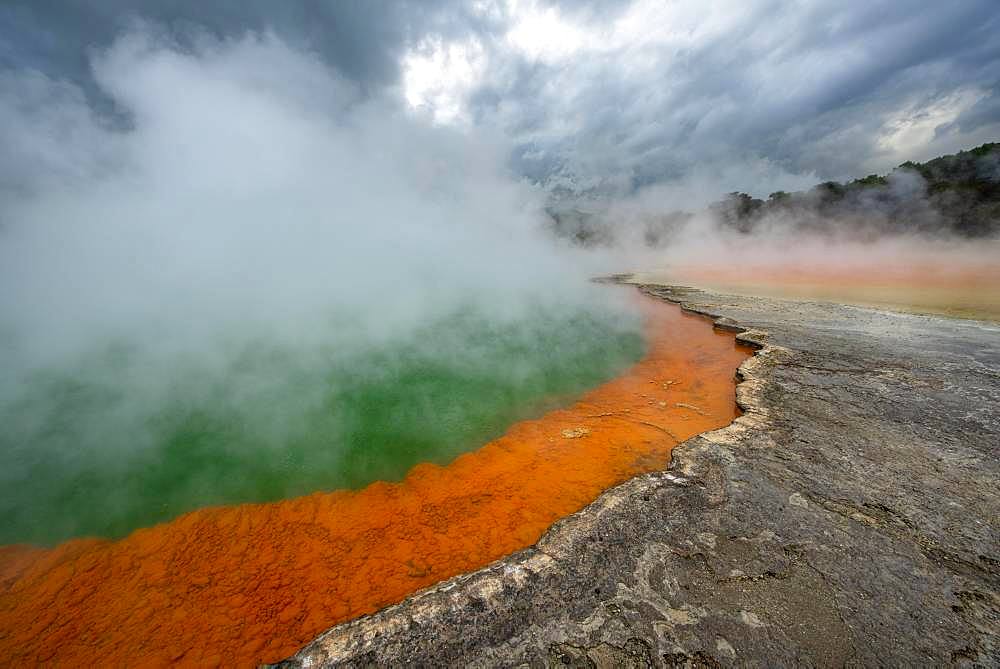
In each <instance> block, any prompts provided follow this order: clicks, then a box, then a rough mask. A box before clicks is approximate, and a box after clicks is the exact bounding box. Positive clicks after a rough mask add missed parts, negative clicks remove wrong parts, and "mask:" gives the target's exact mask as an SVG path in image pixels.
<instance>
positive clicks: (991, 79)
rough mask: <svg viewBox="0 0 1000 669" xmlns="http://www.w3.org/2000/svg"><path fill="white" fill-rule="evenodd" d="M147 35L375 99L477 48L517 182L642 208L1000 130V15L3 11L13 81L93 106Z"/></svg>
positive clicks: (487, 118)
mask: <svg viewBox="0 0 1000 669" xmlns="http://www.w3.org/2000/svg"><path fill="white" fill-rule="evenodd" d="M549 9H551V10H554V12H555V15H557V16H558V19H559V21H561V22H563V23H564V24H566V25H570V26H572V27H573V29H574V30H578V36H577V38H576V42H574V43H573V44H570V45H568V46H566V45H563V46H566V48H565V49H564V50H562V51H561V50H560V48H561V47H560V39H561V37H560V35H558V34H555V33H554V32H553V31H552V30H551V29H550V28H548V27H545V28H543V29H541V30H538V31H537V32H536V34H535V35H534V37H533V38H532V39H534V40H535V42H536V44H534V45H531V44H529V47H531V48H529V49H527V50H525V48H523V47H524V44H518V43H516V41H515V40H512V39H511V34H512V33H511V32H510V31H511V29H513V28H517V26H518V25H519V22H521V21H522V20H523V19H524V17H525V15H526V14H525V12H528V13H529V14H530V13H532V12H534V15H536V16H537V15H538V14H539V13H544V12H546V11H547V10H549ZM136 18H141V19H144V20H145V21H147V22H151V23H153V24H155V25H157V26H158V27H160V28H161V29H163V30H166V31H168V32H170V33H172V34H173V36H174V38H175V39H178V40H180V41H181V42H182V43H183V40H184V39H185V38H186V36H190V35H192V34H196V32H197V31H199V30H200V31H207V32H209V33H210V34H213V35H215V36H223V37H225V36H240V35H242V34H243V33H245V32H246V31H271V32H273V33H275V34H276V35H277V36H278V37H279V38H281V39H282V40H284V41H286V42H287V43H288V44H289V45H290V46H292V47H293V48H304V49H308V50H310V51H312V52H315V53H317V54H319V55H320V56H321V57H322V59H323V60H324V61H325V62H326V63H327V64H328V65H330V66H333V67H334V68H336V69H337V70H338V71H340V72H341V73H342V74H343V75H344V76H346V77H347V78H349V79H351V80H353V81H354V82H356V83H358V84H360V87H361V89H362V90H363V91H369V92H377V91H380V90H383V89H385V88H386V87H390V86H395V85H396V84H399V83H400V82H401V78H402V75H403V74H404V72H403V69H402V67H403V66H402V62H403V59H404V57H405V54H406V53H407V52H408V51H409V50H410V49H412V48H414V47H416V46H419V45H424V46H426V45H427V44H428V43H435V41H437V43H443V44H449V43H454V44H468V43H474V44H475V45H476V48H477V49H480V50H481V53H482V54H483V62H482V63H481V64H480V66H479V67H478V69H477V70H476V81H475V82H474V83H473V84H472V85H468V86H466V88H465V89H463V90H462V91H460V92H459V93H457V94H456V95H457V96H458V97H459V98H460V100H461V104H462V105H464V108H465V114H463V115H462V119H464V121H466V122H469V123H471V124H473V126H475V127H477V128H480V129H483V130H484V131H485V130H487V129H488V130H490V131H499V132H502V133H503V134H505V135H507V136H508V137H510V138H511V139H512V141H513V142H514V143H515V144H516V145H517V148H516V150H515V151H514V154H513V159H512V165H513V166H514V168H515V169H516V170H518V171H519V172H521V173H522V174H525V175H527V176H528V177H530V178H532V179H534V180H538V181H541V182H543V183H546V184H547V185H548V186H549V187H551V188H553V189H559V188H560V187H564V188H568V189H570V190H588V189H589V190H592V191H603V192H614V193H621V192H631V191H634V190H636V189H638V188H642V187H644V186H647V185H650V184H655V183H657V182H665V181H666V182H670V181H676V180H678V179H683V178H686V177H687V176H689V175H690V174H691V173H692V171H698V170H701V171H703V172H705V173H706V174H717V175H721V174H723V173H724V172H726V171H727V170H728V171H730V172H732V173H734V174H735V173H738V172H739V170H737V169H734V166H741V165H751V166H752V165H756V166H758V167H759V168H760V170H761V176H760V177H759V178H758V179H756V181H755V182H754V183H752V184H750V185H747V186H745V187H746V188H750V187H751V186H752V185H754V184H756V183H757V182H759V183H760V187H761V188H764V189H767V188H771V187H773V188H779V187H786V186H794V185H796V184H799V183H806V182H808V181H810V180H815V179H817V178H822V179H826V178H843V177H847V176H854V175H858V174H859V173H867V172H869V171H884V170H886V169H888V168H890V167H891V166H893V165H895V164H898V163H899V162H902V161H903V160H906V159H915V160H920V159H925V158H928V157H931V156H933V155H937V154H940V153H947V152H950V151H954V150H957V149H961V148H967V147H968V146H970V145H973V144H976V143H981V142H982V141H988V140H991V139H997V138H998V137H997V136H996V135H997V132H998V130H1000V103H998V102H997V100H998V99H1000V98H998V93H997V90H998V87H1000V5H998V3H997V2H996V0H964V1H963V2H958V3H926V2H915V1H911V2H897V1H889V0H865V1H848V2H838V3H830V2H818V1H817V2H809V1H805V2H795V3H792V2H780V1H778V0H747V1H739V2H736V1H732V2H726V1H722V2H715V3H700V2H699V3H694V2H691V3H684V2H671V3H667V2H652V1H645V0H636V1H635V2H629V1H625V0H622V1H617V0H564V1H563V2H544V1H540V2H531V1H530V0H527V1H522V2H521V3H520V6H519V7H518V6H513V5H510V4H505V3H502V2H501V3H490V2H473V1H471V0H470V1H468V2H461V1H459V0H454V1H452V0H439V1H435V2H374V1H364V2H362V1H357V2H346V1H335V0H329V1H328V2H321V1H319V0H313V1H311V2H300V3H292V2H282V3H276V2H266V1H265V0H253V1H249V2H235V1H231V2H209V3H206V2H198V1H196V0H177V1H174V2H145V3H140V4H138V5H137V4H136V3H131V2H125V1H124V0H106V1H104V2H83V0H64V1H63V2H38V1H37V0H36V1H31V0H25V1H23V2H16V1H15V2H8V3H6V4H5V5H4V6H3V7H2V8H0V32H2V35H3V38H4V39H3V42H2V45H3V46H2V47H0V64H2V65H3V66H4V67H5V68H7V69H17V68H24V67H31V68H34V69H37V70H40V71H42V72H44V73H45V74H47V75H48V76H50V77H57V78H68V79H70V80H72V81H75V82H77V83H80V84H82V85H83V86H84V89H85V90H86V91H87V92H88V94H92V93H93V92H94V89H93V86H92V85H91V83H92V82H90V81H89V79H88V72H89V65H88V63H89V61H88V54H89V53H91V52H92V51H93V50H94V49H100V48H103V47H105V46H107V45H108V44H110V43H111V42H112V41H113V40H114V38H115V36H116V35H118V34H120V32H121V31H122V30H123V28H124V27H125V26H127V25H128V24H129V22H130V21H134V20H135V19H136ZM629 21H631V22H632V23H631V24H630V23H629ZM623 25H624V26H626V28H623V27H622V26H623ZM580 35H582V37H581V36H580ZM535 47H537V48H535ZM428 105H431V106H432V105H433V102H429V103H428ZM761 166H762V167H761ZM748 169H749V168H748ZM768 175H770V176H768ZM720 178H721V177H720ZM719 187H720V189H722V188H727V187H729V184H727V183H726V184H724V183H720V185H719ZM733 187H734V188H738V187H740V186H739V185H738V184H733ZM764 194H765V195H766V193H764Z"/></svg>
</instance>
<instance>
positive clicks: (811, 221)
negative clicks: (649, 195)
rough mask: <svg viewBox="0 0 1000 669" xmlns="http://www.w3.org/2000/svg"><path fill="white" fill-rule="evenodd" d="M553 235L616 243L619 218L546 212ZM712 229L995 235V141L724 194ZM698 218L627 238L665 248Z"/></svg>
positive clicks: (678, 219)
mask: <svg viewBox="0 0 1000 669" xmlns="http://www.w3.org/2000/svg"><path fill="white" fill-rule="evenodd" d="M548 213H549V216H550V219H551V227H552V230H553V232H555V233H556V234H557V235H560V236H562V237H565V238H568V239H571V240H572V241H573V242H575V243H578V244H581V245H584V246H606V245H610V244H613V243H615V241H616V240H620V239H621V237H622V235H623V233H625V231H623V230H622V223H623V222H622V221H615V220H612V219H613V216H612V215H610V214H608V212H604V211H597V212H593V211H585V210H582V209H580V208H571V209H559V208H552V209H550V210H549V212H548ZM708 214H709V215H710V217H711V219H712V220H714V222H715V224H716V225H718V226H719V227H720V228H723V229H730V230H734V231H737V232H739V233H743V234H753V233H757V232H764V231H768V230H773V229H779V230H794V231H801V232H810V233H816V234H827V235H838V234H840V235H842V234H849V235H853V236H861V237H864V236H866V235H867V236H872V237H875V236H881V235H886V234H904V233H906V234H909V233H915V234H923V235H932V236H943V235H958V236H961V237H968V238H977V237H991V236H997V235H1000V143H989V144H983V145H982V146H980V147H977V148H975V149H972V150H970V151H961V152H959V153H956V154H953V155H948V156H941V157H939V158H935V159H933V160H929V161H927V162H926V163H915V162H912V161H907V162H905V163H903V164H902V165H900V166H899V167H897V168H895V169H894V170H892V171H891V172H890V173H889V174H886V175H878V174H870V175H868V176H866V177H864V178H861V179H855V180H854V181H850V182H846V183H839V182H836V181H827V182H824V183H821V184H817V185H816V186H814V187H813V188H811V189H809V190H807V191H798V192H794V193H787V192H785V191H777V192H775V193H771V194H770V195H769V196H768V198H767V199H766V200H762V199H759V198H755V197H753V196H751V195H749V194H747V193H741V192H735V193H729V194H728V195H726V196H725V197H724V198H723V199H722V200H720V201H718V202H714V203H712V204H711V205H709V207H708ZM694 217H695V214H693V213H690V212H683V211H674V212H668V213H660V212H649V211H646V212H642V213H640V214H637V215H633V216H632V217H631V218H630V220H629V221H628V222H627V223H628V224H629V227H630V229H629V230H628V231H627V234H630V235H632V237H633V238H635V237H638V239H637V241H641V242H642V243H644V244H646V245H647V246H652V247H656V246H662V245H664V244H666V243H668V242H669V240H670V238H671V237H672V236H673V235H675V234H676V233H677V232H678V231H679V230H680V229H682V228H683V227H684V226H685V225H686V224H687V223H688V222H689V221H690V220H691V219H692V218H694Z"/></svg>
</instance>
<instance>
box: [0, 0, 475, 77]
mask: <svg viewBox="0 0 1000 669" xmlns="http://www.w3.org/2000/svg"><path fill="white" fill-rule="evenodd" d="M136 19H142V20H145V21H147V22H151V23H155V24H156V25H158V26H159V27H161V28H162V29H164V30H166V31H168V32H170V33H172V36H173V37H174V38H175V39H180V40H182V41H183V39H184V38H185V37H186V36H189V35H191V34H194V33H197V32H198V31H207V32H208V33H210V34H211V35H213V36H215V37H239V36H242V35H243V34H244V33H245V32H247V31H273V32H274V33H276V34H277V35H278V36H279V37H281V38H282V39H283V40H285V41H287V42H288V43H289V44H290V45H292V46H296V47H299V48H307V49H309V50H312V51H315V52H317V53H319V54H320V55H321V56H322V57H323V58H324V60H325V61H326V62H327V63H328V64H330V65H333V66H335V67H336V68H337V69H338V70H339V71H340V72H341V73H342V74H344V75H346V76H348V77H349V78H351V79H354V80H355V81H357V82H359V83H362V84H369V85H382V84H385V83H389V82H391V81H394V80H395V79H396V77H397V75H398V62H399V58H400V56H401V53H402V50H403V49H404V48H405V46H406V44H407V43H408V41H410V39H411V38H413V37H414V36H416V37H419V36H420V35H422V34H424V33H425V32H427V31H429V30H434V31H438V32H443V33H448V32H450V31H452V30H454V26H455V25H456V24H459V25H461V26H462V29H463V30H465V29H468V26H469V25H470V24H471V22H470V21H469V19H468V17H467V13H466V11H465V9H464V8H463V7H462V6H461V5H460V3H458V2H449V1H447V0H421V1H419V2H389V1H386V0H306V1H305V2H270V1H269V0H215V1H213V2H203V1H201V0H172V1H169V2H167V1H163V0H161V1H151V2H141V3H136V2H131V1H129V0H100V1H99V2H95V1H88V0H13V1H9V2H6V3H4V5H3V6H2V7H0V31H2V35H3V42H4V47H3V48H2V50H0V64H2V65H3V66H5V67H8V68H10V67H32V68H35V69H38V70H41V71H43V72H45V73H46V74H49V75H50V76H63V77H70V78H72V79H74V80H77V81H85V80H86V79H87V72H88V70H89V59H90V54H91V52H92V51H93V50H94V49H102V48H106V47H107V46H108V45H110V44H111V43H112V42H113V40H114V39H115V37H117V36H118V35H119V34H121V32H122V31H123V30H125V29H127V28H128V26H129V25H130V23H131V22H133V21H135V20H136Z"/></svg>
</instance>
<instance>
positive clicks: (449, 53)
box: [402, 37, 487, 123]
mask: <svg viewBox="0 0 1000 669" xmlns="http://www.w3.org/2000/svg"><path fill="white" fill-rule="evenodd" d="M486 65H487V58H486V51H485V49H484V48H483V45H482V43H481V42H480V41H479V40H477V39H468V40H464V41H457V42H446V41H444V40H442V39H441V38H439V37H434V38H428V39H425V40H423V41H421V42H420V44H419V45H417V47H416V48H414V49H411V50H410V51H409V52H407V54H406V55H405V56H404V58H403V62H402V70H403V73H402V77H403V94H404V96H405V97H406V101H407V103H408V104H409V105H410V107H412V108H414V109H417V110H423V111H426V112H427V113H429V114H430V116H431V118H433V119H434V121H435V122H437V123H454V122H457V121H462V120H467V117H466V112H467V107H466V97H467V96H468V94H469V92H470V91H472V90H473V89H474V88H475V87H476V85H477V84H479V83H480V82H481V79H482V77H483V73H484V71H485V69H486Z"/></svg>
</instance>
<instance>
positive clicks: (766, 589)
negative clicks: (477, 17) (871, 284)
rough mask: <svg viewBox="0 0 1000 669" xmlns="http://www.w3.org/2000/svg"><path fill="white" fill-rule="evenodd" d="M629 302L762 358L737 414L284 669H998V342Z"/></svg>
mask: <svg viewBox="0 0 1000 669" xmlns="http://www.w3.org/2000/svg"><path fill="white" fill-rule="evenodd" d="M620 279H621V277H620ZM640 290H642V291H644V292H646V293H648V294H650V295H653V296H655V297H659V298H661V299H665V300H669V301H672V302H679V303H681V304H682V306H683V307H684V308H685V309H687V310H689V311H693V312H697V313H702V314H705V315H708V316H710V317H712V318H713V319H714V320H715V322H716V326H717V327H724V328H727V329H731V330H734V331H737V332H739V334H738V335H737V338H738V339H739V340H740V341H741V342H744V343H747V344H750V345H752V346H754V347H755V348H757V349H758V352H757V355H756V356H754V357H753V358H750V359H748V360H747V361H746V362H745V363H744V364H743V365H742V366H741V367H740V370H739V376H740V378H741V379H742V382H741V383H740V384H739V385H738V386H737V400H738V403H739V404H740V406H741V408H742V409H743V411H744V413H743V415H742V416H740V417H739V418H738V419H737V420H736V421H734V422H733V423H732V424H731V425H729V426H727V427H725V428H722V429H719V430H716V431H713V432H709V433H706V434H702V435H700V436H698V437H695V438H693V439H690V440H688V441H687V442H685V443H684V444H682V445H681V446H678V447H677V448H675V449H674V451H673V459H672V461H671V463H670V466H669V468H668V469H667V470H666V471H663V472H658V473H654V474H648V475H644V476H640V477H637V478H635V479H632V480H631V481H628V482H626V483H624V484H622V485H620V486H618V487H616V488H613V489H611V490H609V491H607V492H606V493H604V494H603V495H602V496H601V497H600V498H599V499H598V500H596V501H595V502H594V503H593V504H591V505H590V506H588V507H587V508H585V509H583V510H582V511H580V512H579V513H576V514H574V515H572V516H570V517H568V518H565V519H564V520H562V521H560V522H558V523H557V524H556V525H554V526H553V527H552V528H551V529H550V530H549V531H548V532H547V533H546V534H545V535H544V536H543V538H542V539H541V540H540V541H539V542H538V543H537V544H536V545H535V546H534V547H532V548H529V549H526V550H524V551H521V552H519V553H516V554H514V555H511V556H510V557H508V558H505V559H503V560H500V561H498V562H495V563H493V564H492V565H490V566H489V567H486V568H484V569H482V570H479V571H477V572H474V573H471V574H467V575H463V576H459V577H456V578H453V579H450V580H448V581H445V582H443V583H440V584H438V585H436V586H433V587H431V588H428V589H426V590H424V591H421V592H419V593H417V594H415V595H414V596H412V597H410V598H408V599H407V600H405V601H403V602H402V603H400V604H398V605H395V606H391V607H389V608H386V609H384V610H382V611H380V612H378V613H376V614H373V615H370V616H366V617H363V618H360V619H357V620H354V621H351V622H349V623H345V624H343V625H339V626H337V627H334V628H332V629H331V630H329V631H327V632H325V633H324V634H322V635H321V636H319V637H318V638H317V639H316V640H314V641H313V642H312V643H310V644H309V645H308V646H306V647H305V648H303V649H302V650H301V651H300V652H299V653H298V654H296V655H295V656H294V657H292V658H290V659H288V660H287V661H285V662H283V663H281V664H280V665H278V666H284V667H319V666H334V665H336V666H362V665H364V666H369V665H373V664H374V665H380V666H382V665H388V666H395V665H400V664H404V663H405V664H413V665H417V666H455V665H461V666H519V665H525V666H574V667H611V666H637V667H642V666H699V667H701V666H704V667H714V666H734V665H766V666H793V665H794V666H798V665H806V666H848V665H849V666H874V665H888V666H930V665H934V666H940V665H958V666H963V665H965V666H973V665H978V666H996V665H1000V527H998V524H997V523H998V521H997V519H998V518H1000V492H998V487H1000V486H998V483H1000V327H997V326H995V325H990V324H987V323H979V322H975V321H957V320H948V319H943V318H937V317H927V316H915V315H909V314H897V313H890V312H883V311H876V310H871V309H864V308H857V307H848V306H842V305H836V304H826V303H811V302H790V301H781V300H774V299H763V298H754V297H738V296H731V295H716V294H710V293H705V292H702V291H698V290H694V289H689V288H678V287H673V288H671V287H666V286H653V285H644V286H640Z"/></svg>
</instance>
